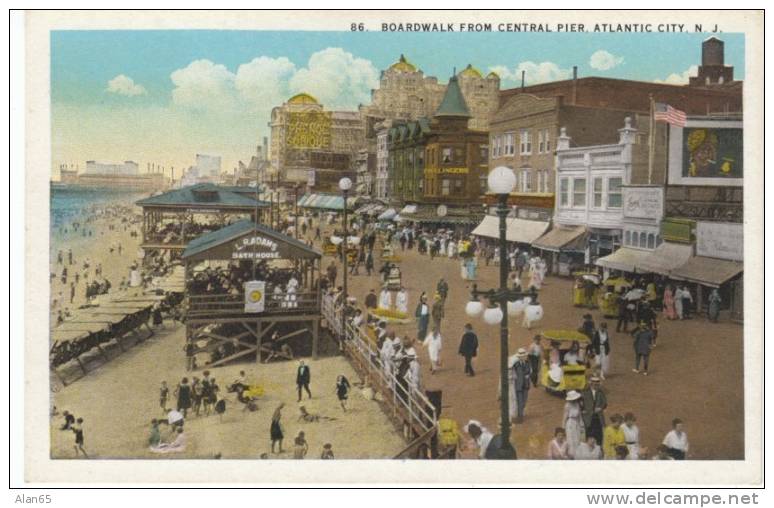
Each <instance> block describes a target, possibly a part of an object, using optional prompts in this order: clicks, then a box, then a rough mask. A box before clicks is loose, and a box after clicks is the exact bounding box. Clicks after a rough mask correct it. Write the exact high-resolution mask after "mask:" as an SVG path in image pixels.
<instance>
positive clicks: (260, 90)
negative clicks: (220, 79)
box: [234, 56, 296, 107]
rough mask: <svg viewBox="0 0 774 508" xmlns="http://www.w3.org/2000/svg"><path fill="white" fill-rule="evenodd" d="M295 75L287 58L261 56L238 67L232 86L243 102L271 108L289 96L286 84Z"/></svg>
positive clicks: (291, 63) (293, 66)
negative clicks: (265, 105)
mask: <svg viewBox="0 0 774 508" xmlns="http://www.w3.org/2000/svg"><path fill="white" fill-rule="evenodd" d="M295 73H296V66H295V64H294V63H293V62H291V61H290V60H288V59H287V58H285V57H281V58H269V57H265V56H261V57H258V58H254V59H253V60H252V61H250V62H248V63H246V64H242V65H240V66H239V68H238V69H237V73H236V78H235V80H234V86H235V87H236V90H237V92H238V94H239V96H240V97H241V98H242V99H243V100H246V101H247V102H249V103H251V104H253V105H260V104H269V105H270V107H273V106H277V105H279V103H280V102H282V101H283V100H285V99H287V98H288V96H289V95H290V88H289V86H288V82H289V81H290V79H291V78H292V77H293V75H294V74H295Z"/></svg>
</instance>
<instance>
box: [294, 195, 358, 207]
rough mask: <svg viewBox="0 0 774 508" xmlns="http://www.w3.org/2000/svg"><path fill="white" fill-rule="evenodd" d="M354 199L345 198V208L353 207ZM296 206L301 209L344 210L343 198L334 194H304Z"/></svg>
mask: <svg viewBox="0 0 774 508" xmlns="http://www.w3.org/2000/svg"><path fill="white" fill-rule="evenodd" d="M355 199H357V198H354V197H350V198H347V206H348V207H351V206H354V204H355ZM298 206H299V207H301V208H322V209H326V210H344V197H343V196H337V195H335V194H305V195H303V196H301V198H299V200H298Z"/></svg>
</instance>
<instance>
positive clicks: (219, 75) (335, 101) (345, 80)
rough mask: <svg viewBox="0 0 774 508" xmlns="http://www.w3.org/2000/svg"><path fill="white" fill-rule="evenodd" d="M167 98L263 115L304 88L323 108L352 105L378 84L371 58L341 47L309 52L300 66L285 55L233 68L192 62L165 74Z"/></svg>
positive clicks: (204, 107)
mask: <svg viewBox="0 0 774 508" xmlns="http://www.w3.org/2000/svg"><path fill="white" fill-rule="evenodd" d="M170 77H171V79H172V82H173V84H174V85H175V88H174V89H173V90H172V102H173V103H174V104H175V105H177V106H181V107H184V108H186V109H192V110H210V111H220V112H223V113H225V112H228V111H244V110H245V109H248V110H250V111H252V112H254V113H256V114H263V113H268V112H269V111H270V110H271V108H273V107H274V106H279V105H280V104H282V103H283V102H284V101H286V100H287V99H288V98H289V97H291V96H292V95H294V94H296V93H299V92H307V93H310V94H312V95H313V96H315V97H316V98H317V99H319V100H320V102H322V104H323V105H324V106H325V108H326V109H355V108H357V106H358V104H361V103H365V102H368V100H369V99H370V97H371V89H372V88H376V87H377V86H378V84H379V71H378V70H377V69H376V67H375V66H374V65H373V63H371V61H370V60H365V59H363V58H357V57H355V56H354V55H353V54H352V53H349V52H347V51H344V50H343V49H341V48H326V49H323V50H321V51H318V52H316V53H314V54H312V56H311V57H309V61H308V62H307V64H306V66H305V67H301V68H298V67H296V64H294V63H293V62H291V61H290V60H289V59H287V58H285V57H279V58H271V57H267V56H260V57H256V58H254V59H253V60H251V61H250V62H247V63H243V64H241V65H239V67H238V68H237V70H236V72H232V71H230V70H228V69H227V68H226V67H225V66H224V65H221V64H217V63H215V62H212V61H210V60H195V61H193V62H191V63H190V64H188V66H187V67H185V68H182V69H178V70H176V71H174V72H173V73H172V74H171V75H170Z"/></svg>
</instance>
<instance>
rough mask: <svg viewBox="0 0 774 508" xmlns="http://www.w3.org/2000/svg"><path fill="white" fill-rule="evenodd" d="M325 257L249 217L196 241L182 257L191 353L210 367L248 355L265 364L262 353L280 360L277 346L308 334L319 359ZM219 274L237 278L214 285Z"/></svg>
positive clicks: (189, 349)
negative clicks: (319, 280) (320, 281)
mask: <svg viewBox="0 0 774 508" xmlns="http://www.w3.org/2000/svg"><path fill="white" fill-rule="evenodd" d="M321 257H322V253H321V252H320V251H318V250H317V249H315V248H313V247H310V246H309V245H307V244H305V243H303V242H300V241H298V240H296V239H295V238H292V237H290V236H288V235H285V234H282V233H280V232H278V231H276V230H274V229H271V228H269V227H267V226H265V225H263V224H255V223H254V222H252V221H250V220H243V221H240V222H237V223H234V224H231V225H230V226H227V227H224V228H222V229H219V230H217V231H213V232H211V233H208V234H206V235H203V236H201V237H199V238H197V239H195V240H194V241H192V242H191V243H190V244H189V245H188V247H187V248H186V250H185V252H183V255H182V259H183V261H184V262H185V274H186V291H185V299H186V306H185V308H186V321H185V323H186V340H187V344H188V348H187V351H188V355H189V358H190V357H194V358H196V360H197V362H196V363H197V364H198V365H200V366H204V365H207V366H209V367H215V366H217V365H222V364H224V363H227V362H230V361H232V360H235V359H237V358H244V357H246V356H251V357H254V358H255V361H257V362H260V360H261V356H262V355H264V357H265V358H275V356H273V355H274V354H275V353H276V351H277V350H279V346H280V345H282V347H283V348H287V344H284V341H287V339H289V338H291V337H296V336H299V335H300V336H302V337H303V336H311V337H310V338H311V351H312V356H313V357H316V356H317V346H318V339H319V324H320V317H321V315H320V292H319V285H318V284H317V283H316V278H317V277H316V274H318V273H319V270H320V259H321ZM216 272H217V273H220V274H223V275H224V276H227V278H228V280H231V281H237V282H236V283H234V284H232V285H231V286H230V287H222V286H221V285H219V284H216V285H215V286H214V288H213V287H212V282H211V281H212V279H211V278H209V277H210V275H211V274H212V273H216ZM290 279H295V280H296V282H297V285H296V286H295V287H291V285H290V282H288V281H289V280H290ZM275 331H276V332H277V336H276V337H275V336H274V332H275ZM281 343H282V344H281ZM272 348H274V349H272ZM283 351H286V349H284V350H283ZM291 356H292V355H291ZM285 358H287V354H286V355H285ZM189 365H190V363H189Z"/></svg>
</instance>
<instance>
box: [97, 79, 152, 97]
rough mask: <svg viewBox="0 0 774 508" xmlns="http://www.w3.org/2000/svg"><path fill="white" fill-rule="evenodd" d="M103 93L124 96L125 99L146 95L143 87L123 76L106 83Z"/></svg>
mask: <svg viewBox="0 0 774 508" xmlns="http://www.w3.org/2000/svg"><path fill="white" fill-rule="evenodd" d="M105 91H107V92H111V93H117V94H118V95H126V96H127V97H133V96H135V95H144V94H146V93H147V91H146V90H145V87H144V86H142V85H139V84H137V83H135V82H134V80H133V79H132V78H130V77H129V76H125V75H124V74H119V75H118V76H116V77H115V78H113V79H111V80H110V81H108V84H107V88H106V89H105Z"/></svg>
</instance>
